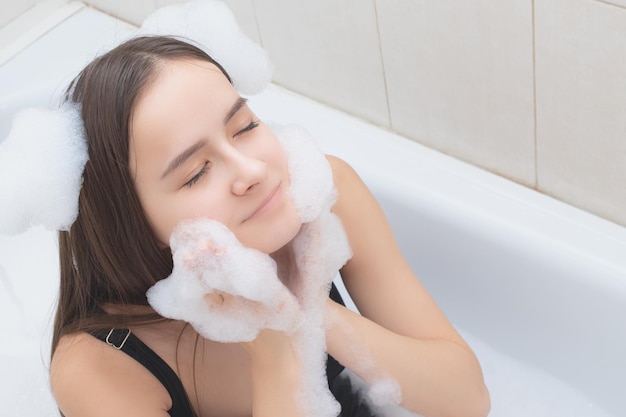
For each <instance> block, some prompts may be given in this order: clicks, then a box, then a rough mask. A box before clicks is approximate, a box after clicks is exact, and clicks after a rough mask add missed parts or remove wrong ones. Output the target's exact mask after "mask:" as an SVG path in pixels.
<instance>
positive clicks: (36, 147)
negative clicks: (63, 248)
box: [0, 105, 88, 234]
mask: <svg viewBox="0 0 626 417" xmlns="http://www.w3.org/2000/svg"><path fill="white" fill-rule="evenodd" d="M87 159H88V156H87V144H86V143H85V141H84V135H83V129H82V122H81V119H80V115H79V111H78V108H76V107H72V106H69V105H68V106H65V107H63V108H61V109H59V110H54V111H53V110H45V109H36V108H28V109H24V110H22V111H20V112H19V113H18V114H17V115H16V116H15V118H14V119H13V126H12V128H11V131H10V132H9V135H8V137H7V138H6V139H5V140H4V142H2V144H0V195H1V196H3V199H4V201H3V202H2V203H0V230H1V231H3V232H5V233H10V234H14V233H21V232H23V231H25V230H26V229H28V228H29V227H31V226H35V225H43V226H45V227H46V228H48V229H50V230H69V228H70V226H71V225H72V223H73V222H74V220H75V219H76V217H77V216H78V195H79V193H80V187H81V184H82V172H83V168H84V166H85V163H86V162H87ZM9 199H10V201H9Z"/></svg>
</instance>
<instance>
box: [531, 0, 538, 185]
mask: <svg viewBox="0 0 626 417" xmlns="http://www.w3.org/2000/svg"><path fill="white" fill-rule="evenodd" d="M531 26H532V61H533V70H532V77H533V87H532V88H533V140H534V148H535V149H534V151H535V152H534V153H535V158H534V159H535V161H534V162H535V164H534V167H535V181H534V183H535V184H534V185H535V186H534V188H535V190H539V152H538V144H539V141H538V140H537V48H536V46H537V40H536V30H537V28H536V26H535V0H531Z"/></svg>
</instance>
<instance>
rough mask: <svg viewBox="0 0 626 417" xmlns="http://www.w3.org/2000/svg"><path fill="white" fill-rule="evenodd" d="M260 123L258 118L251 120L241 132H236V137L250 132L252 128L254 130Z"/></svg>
mask: <svg viewBox="0 0 626 417" xmlns="http://www.w3.org/2000/svg"><path fill="white" fill-rule="evenodd" d="M258 125H259V121H258V120H253V121H251V122H250V124H249V125H247V126H246V127H244V128H243V129H241V130H240V131H239V132H237V133H235V137H237V136H239V135H242V134H244V133H246V132H249V131H250V130H252V129H254V128H255V127H257V126H258Z"/></svg>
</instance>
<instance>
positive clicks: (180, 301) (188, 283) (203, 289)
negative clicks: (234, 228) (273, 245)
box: [147, 219, 299, 342]
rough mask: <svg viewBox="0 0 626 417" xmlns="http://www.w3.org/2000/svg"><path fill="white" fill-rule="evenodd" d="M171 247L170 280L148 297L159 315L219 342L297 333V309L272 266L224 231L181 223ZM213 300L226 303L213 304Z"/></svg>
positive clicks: (205, 222) (206, 223)
mask: <svg viewBox="0 0 626 417" xmlns="http://www.w3.org/2000/svg"><path fill="white" fill-rule="evenodd" d="M170 245H171V248H172V253H173V257H174V269H173V271H172V274H171V275H170V276H169V277H168V278H166V279H164V280H161V281H159V282H158V283H157V284H156V285H155V286H153V287H152V288H151V289H150V290H149V291H148V293H147V296H148V301H149V302H150V304H151V305H152V306H153V307H154V309H155V310H156V311H158V312H159V314H161V315H163V316H165V317H169V318H173V319H178V320H184V321H187V322H189V323H191V324H192V325H193V327H194V328H195V329H196V331H198V333H200V334H201V335H202V336H203V337H205V338H207V339H211V340H216V341H219V342H243V341H251V340H254V339H255V338H256V336H257V335H258V333H259V331H261V329H264V328H269V329H275V330H282V331H293V330H294V329H295V326H296V325H297V322H296V320H295V318H296V317H298V310H299V307H298V304H297V301H296V300H295V297H294V296H293V295H292V294H291V292H290V291H289V290H288V289H287V288H286V287H285V286H284V285H283V283H282V282H281V281H280V280H279V279H278V276H277V274H276V264H275V263H274V261H273V260H272V259H271V258H270V257H269V256H268V255H266V254H264V253H262V252H260V251H258V250H256V249H251V248H247V247H244V246H242V245H241V243H239V241H238V240H237V238H236V237H235V236H234V234H233V233H232V232H231V231H230V230H228V229H227V228H226V226H224V225H222V224H221V223H219V222H217V221H215V220H209V219H199V220H194V221H188V222H183V223H182V224H181V225H179V226H178V227H177V228H176V230H175V231H174V233H173V234H172V237H171V240H170ZM210 294H219V295H221V296H224V297H226V299H225V301H224V303H223V304H222V303H215V302H209V301H210V300H209V299H207V297H206V296H207V295H210Z"/></svg>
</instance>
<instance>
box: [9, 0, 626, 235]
mask: <svg viewBox="0 0 626 417" xmlns="http://www.w3.org/2000/svg"><path fill="white" fill-rule="evenodd" d="M0 1H2V2H3V4H4V2H7V1H8V2H10V3H18V2H16V1H15V0H0ZM181 2H183V0H134V1H125V0H86V3H88V4H90V5H92V6H94V7H96V8H99V9H101V10H104V11H106V12H108V13H111V14H113V15H115V16H117V17H120V18H122V19H124V20H127V21H129V22H131V23H134V24H139V23H140V22H141V21H142V20H143V18H144V17H145V16H147V15H148V14H149V13H150V12H151V11H153V10H154V9H156V8H157V7H160V6H163V5H166V4H173V3H181ZM225 2H226V3H227V4H228V5H229V6H230V7H231V9H233V11H234V13H235V15H236V16H237V19H238V21H239V23H240V25H241V26H242V28H243V30H244V32H245V33H246V34H247V35H248V36H250V37H251V38H252V39H254V40H256V41H258V42H260V43H261V44H262V45H263V46H264V47H265V48H266V50H267V51H268V53H269V55H270V57H271V59H272V61H273V62H274V64H275V68H276V69H275V74H274V82H275V83H277V84H280V85H283V86H285V87H287V88H289V89H291V90H293V91H296V92H299V93H302V94H304V95H307V96H309V97H311V98H313V99H315V100H318V101H321V102H323V103H326V104H328V105H330V106H333V107H336V108H338V109H341V110H343V111H346V112H348V113H351V114H354V115H356V116H359V117H361V118H364V119H366V120H368V121H370V122H372V123H375V124H377V125H380V126H383V127H386V128H388V129H390V130H393V131H396V132H399V133H401V134H402V135H404V136H406V137H408V138H410V139H413V140H415V141H418V142H420V143H423V144H425V145H427V146H429V147H432V148H434V149H437V150H440V151H442V152H444V153H447V154H450V155H453V156H455V157H457V158H459V159H462V160H465V161H467V162H470V163H472V164H475V165H478V166H480V167H482V168H484V169H486V170H489V171H492V172H495V173H497V174H500V175H502V176H505V177H507V178H509V179H512V180H514V181H516V182H519V183H522V184H524V185H526V186H528V187H531V188H534V189H537V190H539V191H541V192H544V193H547V194H550V195H552V196H554V197H556V198H558V199H561V200H563V201H566V202H568V203H570V204H573V205H575V206H578V207H580V208H582V209H585V210H588V211H590V212H592V213H596V214H598V215H600V216H602V217H605V218H607V219H609V220H612V221H614V222H617V223H619V224H622V225H626V186H624V185H623V184H626V163H625V162H626V117H624V116H623V115H624V114H626V0H437V1H432V0H226V1H225ZM7 4H8V3H7ZM20 4H21V2H20Z"/></svg>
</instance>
